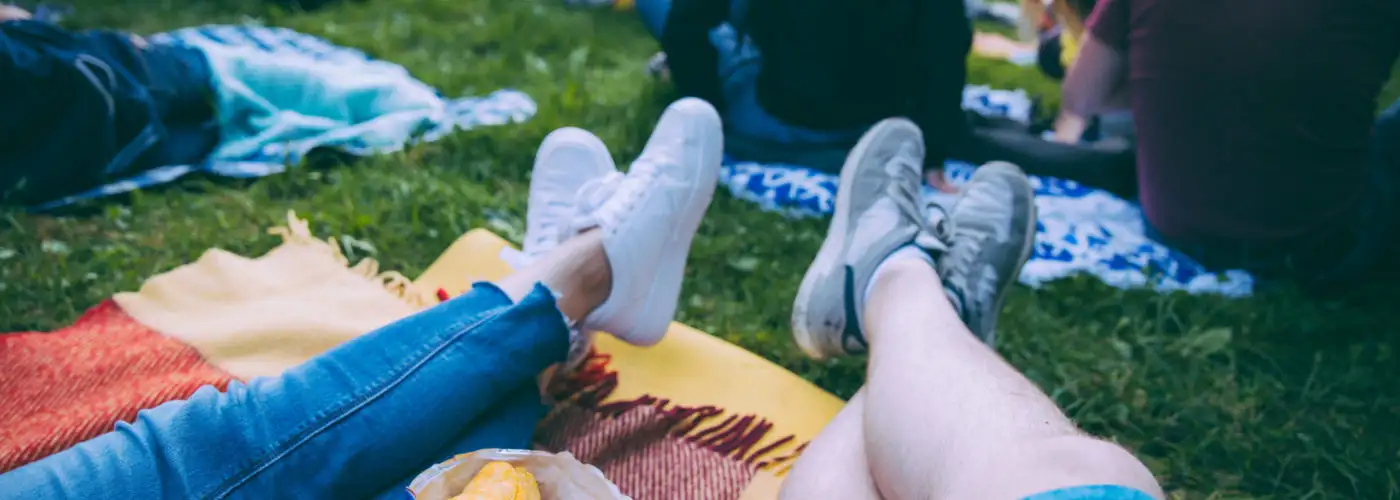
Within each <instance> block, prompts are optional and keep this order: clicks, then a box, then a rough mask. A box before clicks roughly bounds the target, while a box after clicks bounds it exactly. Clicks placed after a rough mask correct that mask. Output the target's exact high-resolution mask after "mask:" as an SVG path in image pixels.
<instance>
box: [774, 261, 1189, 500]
mask: <svg viewBox="0 0 1400 500" xmlns="http://www.w3.org/2000/svg"><path fill="white" fill-rule="evenodd" d="M890 265H891V268H890V271H891V272H889V273H884V274H883V275H882V276H880V277H879V278H878V279H877V281H876V282H875V284H874V285H873V289H872V292H871V296H870V301H869V302H868V303H867V304H866V332H867V335H868V337H869V338H868V339H867V340H868V341H869V343H870V361H869V363H870V366H869V375H868V377H867V381H866V383H867V385H866V387H864V388H862V389H861V390H860V391H859V392H857V393H856V395H855V397H853V398H851V400H850V402H849V403H848V404H847V406H846V408H845V409H843V410H842V411H841V413H840V414H839V415H837V417H836V419H835V420H833V421H832V423H831V424H830V425H829V426H828V427H827V428H826V429H825V430H824V431H823V432H822V434H821V435H820V436H818V438H817V439H816V440H815V441H813V442H812V444H811V446H810V447H808V449H807V451H806V452H805V453H804V454H803V455H802V458H801V459H799V460H798V462H797V465H796V466H795V467H794V468H793V471H792V473H791V474H790V475H789V476H788V478H787V480H786V481H785V485H786V486H785V488H784V491H783V498H791V499H805V498H867V499H879V498H890V499H896V498H898V499H903V498H986V499H1003V498H1006V499H1010V498H1024V497H1027V496H1031V495H1034V494H1037V493H1040V492H1046V491H1052V490H1057V489H1063V488H1071V487H1076V486H1085V485H1116V486H1122V487H1126V488H1132V489H1136V490H1139V491H1141V492H1145V493H1147V494H1148V495H1151V496H1152V497H1154V498H1163V494H1162V492H1161V489H1160V487H1158V486H1157V482H1156V480H1155V479H1153V477H1152V474H1151V473H1150V472H1149V471H1148V470H1147V468H1146V467H1144V466H1143V465H1142V463H1141V462H1139V461H1138V460H1137V459H1136V458H1135V457H1134V456H1133V455H1132V454H1131V453H1129V452H1128V451H1126V450H1124V449H1123V448H1121V447H1119V446H1117V445H1115V444H1113V443H1109V442H1105V441H1101V440H1099V439H1096V438H1094V437H1092V436H1088V435H1086V434H1084V433H1083V432H1081V431H1079V430H1078V429H1077V428H1075V426H1074V424H1072V423H1071V422H1070V421H1069V419H1068V418H1066V417H1065V416H1064V414H1063V413H1061V412H1060V410H1059V408H1057V407H1056V406H1055V403H1054V402H1053V401H1051V400H1050V398H1049V397H1047V396H1046V395H1045V394H1044V393H1043V392H1041V391H1040V390H1039V389H1038V388H1037V387H1036V386H1035V385H1034V384H1032V383H1031V382H1030V381H1029V380H1027V379H1026V378H1025V377H1024V376H1022V375H1021V374H1020V373H1018V372H1017V371H1016V370H1015V369H1014V368H1012V367H1011V366H1010V365H1008V364H1007V363H1006V362H1005V361H1003V360H1002V359H1001V358H1000V357H999V356H997V354H996V353H995V352H994V351H992V350H991V349H990V348H988V347H987V346H986V345H984V344H982V343H981V342H979V341H978V340H977V338H976V337H974V336H973V335H972V334H971V333H970V332H969V331H968V329H967V327H965V326H963V323H962V321H961V320H960V319H959V318H958V315H957V313H956V312H955V311H954V310H953V308H952V306H951V305H949V304H948V303H946V302H943V301H929V300H927V299H926V297H935V296H938V297H941V296H942V294H943V290H942V286H941V283H940V281H939V278H938V275H937V273H936V272H935V271H934V269H933V268H932V267H930V266H928V265H927V264H925V263H923V262H920V261H917V260H906V261H901V262H891V263H890ZM933 303H936V304H933ZM838 492H839V493H838ZM1109 498H1113V497H1109ZM1127 498H1131V497H1127Z"/></svg>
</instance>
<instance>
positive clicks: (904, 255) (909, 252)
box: [861, 244, 934, 302]
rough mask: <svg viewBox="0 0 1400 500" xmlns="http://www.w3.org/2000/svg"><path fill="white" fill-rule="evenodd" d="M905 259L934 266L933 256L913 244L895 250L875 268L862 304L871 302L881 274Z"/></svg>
mask: <svg viewBox="0 0 1400 500" xmlns="http://www.w3.org/2000/svg"><path fill="white" fill-rule="evenodd" d="M904 259H917V260H921V261H924V262H927V263H928V265H929V266H930V267H932V266H933V265H934V264H933V256H931V255H929V254H928V252H926V251H924V249H922V248H919V247H917V246H914V245H912V244H911V245H904V246H902V247H899V250H895V251H894V253H891V254H890V256H889V257H885V260H882V261H880V265H878V266H875V272H874V273H872V274H871V275H870V281H869V282H867V283H866V284H865V297H864V298H863V300H861V302H869V301H870V292H871V291H872V290H874V289H875V282H877V281H880V275H881V274H884V273H886V272H888V270H889V266H890V263H891V262H895V261H900V260H904Z"/></svg>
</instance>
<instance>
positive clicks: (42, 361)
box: [0, 300, 232, 472]
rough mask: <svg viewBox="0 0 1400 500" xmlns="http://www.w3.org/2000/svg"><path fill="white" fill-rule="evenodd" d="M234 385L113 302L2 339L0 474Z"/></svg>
mask: <svg viewBox="0 0 1400 500" xmlns="http://www.w3.org/2000/svg"><path fill="white" fill-rule="evenodd" d="M230 380H232V377H230V376H229V375H228V374H227V373H225V372H223V371H222V370H219V369H218V368H216V367H214V366H213V365H211V364H209V363H207V362H206V361H205V360H204V359H203V358H202V357H200V355H199V353H198V352H196V351H195V350H194V348H192V347H190V346H188V345H185V344H183V343H180V342H178V341H175V340H173V339H170V338H168V337H165V336H163V335H161V334H159V333H157V332H156V331H154V330H151V329H150V328H147V327H145V326H143V325H141V324H140V323H137V322H136V321H135V320H133V319H132V318H131V317H130V316H128V315H127V314H126V313H125V312H123V311H122V309H121V307H119V306H117V304H116V303H115V302H112V301H110V300H108V301H105V302H103V303H101V304H99V305H97V306H96V307H94V308H92V309H90V310H88V311H87V312H86V313H84V314H83V316H82V317H81V318H79V319H78V321H77V322H75V323H74V324H73V325H72V326H69V327H67V328H63V329H61V330H57V331H54V332H50V333H43V332H24V333H10V334H4V335H0V401H3V403H0V472H5V471H8V470H11V469H14V468H17V467H19V466H21V465H24V464H27V463H29V462H33V461H35V460H38V459H40V458H43V457H46V456H48V455H51V454H54V453H57V452H59V451H62V450H64V449H67V448H68V447H71V446H73V445H75V444H77V443H80V442H82V441H84V440H87V439H91V438H93V437H95V436H97V435H100V434H102V433H104V432H107V431H110V430H111V429H112V426H113V425H115V424H116V423H117V422H119V421H131V420H132V419H134V418H136V412H138V411H140V410H142V409H145V408H152V407H155V406H157V405H159V404H161V403H164V402H167V401H173V400H179V399H184V398H187V397H189V396H190V394H193V393H194V391H195V390H196V389H199V388H200V387H201V386H204V385H214V386H217V387H218V388H219V389H220V390H223V389H224V388H225V387H227V385H228V383H229V381H230Z"/></svg>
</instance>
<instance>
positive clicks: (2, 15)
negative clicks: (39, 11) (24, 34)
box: [0, 5, 34, 22]
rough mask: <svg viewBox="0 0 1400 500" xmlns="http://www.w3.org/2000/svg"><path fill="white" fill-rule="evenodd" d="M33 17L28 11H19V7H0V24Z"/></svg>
mask: <svg viewBox="0 0 1400 500" xmlns="http://www.w3.org/2000/svg"><path fill="white" fill-rule="evenodd" d="M33 17H34V15H33V14H30V13H29V11H27V10H24V9H21V8H19V7H15V6H13V5H0V22H5V21H23V20H26V19H30V18H33Z"/></svg>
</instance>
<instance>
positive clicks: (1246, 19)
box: [1088, 0, 1400, 243]
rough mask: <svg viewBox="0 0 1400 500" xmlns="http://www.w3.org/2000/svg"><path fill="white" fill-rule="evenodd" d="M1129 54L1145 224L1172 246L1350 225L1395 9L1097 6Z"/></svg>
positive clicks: (1368, 2) (1367, 2)
mask: <svg viewBox="0 0 1400 500" xmlns="http://www.w3.org/2000/svg"><path fill="white" fill-rule="evenodd" d="M1088 26H1089V30H1090V31H1091V32H1092V34H1093V35H1094V37H1095V38H1097V39H1098V40H1100V41H1101V42H1104V43H1106V44H1107V45H1109V46H1111V47H1115V48H1118V49H1119V50H1123V51H1125V52H1124V53H1125V54H1127V57H1128V72H1129V74H1128V78H1129V80H1128V83H1129V84H1130V85H1131V93H1132V108H1133V115H1134V120H1135V122H1136V125H1137V133H1138V183H1139V185H1140V187H1139V190H1140V193H1141V194H1140V196H1141V202H1142V207H1143V211H1144V212H1145V214H1146V216H1147V219H1148V221H1150V222H1151V223H1152V225H1153V226H1154V227H1155V228H1156V229H1157V230H1158V231H1159V232H1161V233H1162V234H1163V235H1165V236H1167V237H1169V238H1186V239H1200V240H1218V239H1224V240H1230V241H1244V242H1257V243H1270V242H1280V243H1281V242H1284V241H1287V240H1291V239H1294V238H1306V237H1307V236H1309V235H1313V234H1320V233H1321V231H1323V230H1326V229H1328V228H1329V227H1335V226H1334V225H1337V224H1348V223H1350V221H1351V219H1352V218H1353V217H1354V215H1353V214H1354V210H1355V208H1356V205H1357V202H1358V199H1359V196H1360V194H1361V188H1362V183H1363V172H1364V169H1365V165H1364V161H1363V157H1364V156H1365V152H1366V148H1367V140H1368V139H1369V133H1370V127H1371V123H1372V121H1373V120H1374V119H1375V110H1376V98H1377V96H1378V94H1379V93H1380V89H1381V86H1382V85H1383V84H1384V83H1385V82H1386V81H1387V79H1389V77H1390V70H1391V65H1392V64H1393V63H1394V62H1395V59H1396V57H1397V54H1400V0H1103V1H1100V2H1099V4H1098V7H1097V8H1096V9H1095V10H1094V13H1093V15H1092V16H1090V18H1089V20H1088Z"/></svg>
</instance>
